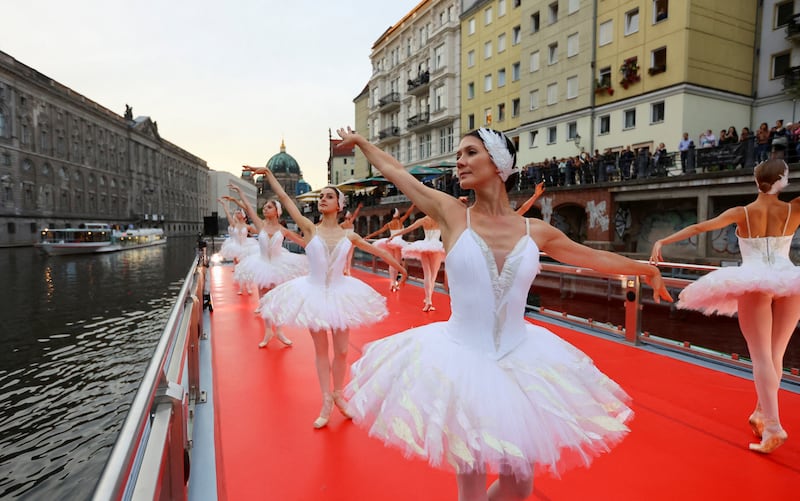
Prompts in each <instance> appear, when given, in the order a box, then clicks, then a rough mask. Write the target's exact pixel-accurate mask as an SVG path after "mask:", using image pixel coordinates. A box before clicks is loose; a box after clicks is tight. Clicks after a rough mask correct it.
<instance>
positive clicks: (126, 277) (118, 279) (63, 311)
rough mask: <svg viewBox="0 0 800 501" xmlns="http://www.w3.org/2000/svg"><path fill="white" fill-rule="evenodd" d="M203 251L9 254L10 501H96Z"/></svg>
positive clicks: (6, 442) (2, 424)
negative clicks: (161, 339) (178, 299)
mask: <svg viewBox="0 0 800 501" xmlns="http://www.w3.org/2000/svg"><path fill="white" fill-rule="evenodd" d="M195 253H196V243H195V240H194V239H193V238H170V239H169V241H168V243H167V245H166V246H159V247H150V248H144V249H135V250H128V251H124V252H116V253H110V254H100V255H90V256H56V257H46V256H42V255H40V254H39V253H38V252H37V251H36V250H34V249H32V248H18V249H0V277H2V287H0V309H2V312H3V314H2V321H0V451H2V452H0V499H34V500H38V499H42V500H48V501H49V500H52V499H88V498H90V497H91V494H92V491H93V490H94V486H95V484H96V482H97V479H98V478H99V476H100V473H101V471H102V469H103V466H104V464H105V461H106V459H107V457H108V455H109V453H110V452H111V448H112V446H113V444H114V440H115V439H116V435H117V432H118V431H119V429H120V427H121V426H122V422H123V420H124V418H125V415H126V413H127V410H128V407H129V405H130V403H131V401H132V400H133V396H134V394H135V392H136V389H137V388H138V385H139V379H140V378H141V376H142V374H143V373H144V370H145V368H146V367H147V363H148V362H149V360H150V356H151V354H152V352H153V350H154V349H155V346H156V343H157V340H158V338H159V336H160V334H161V331H162V329H163V328H164V324H165V323H166V320H167V318H168V315H169V311H170V309H171V308H172V303H173V302H174V298H175V297H176V296H177V294H178V292H179V291H180V288H181V285H182V283H183V278H184V277H185V276H186V273H187V272H188V271H189V266H190V265H191V264H192V259H193V258H194V256H195Z"/></svg>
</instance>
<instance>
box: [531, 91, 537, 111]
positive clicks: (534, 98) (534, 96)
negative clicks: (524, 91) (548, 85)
mask: <svg viewBox="0 0 800 501" xmlns="http://www.w3.org/2000/svg"><path fill="white" fill-rule="evenodd" d="M529 98H530V110H531V111H533V110H535V109H538V108H539V89H536V90H532V91H531V92H530V94H529Z"/></svg>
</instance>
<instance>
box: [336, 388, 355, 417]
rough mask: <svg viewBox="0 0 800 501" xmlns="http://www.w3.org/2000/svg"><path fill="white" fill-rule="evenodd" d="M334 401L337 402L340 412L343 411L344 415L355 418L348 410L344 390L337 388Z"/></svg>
mask: <svg viewBox="0 0 800 501" xmlns="http://www.w3.org/2000/svg"><path fill="white" fill-rule="evenodd" d="M333 403H334V404H336V408H337V409H339V412H341V413H342V416H344V417H346V418H347V419H353V416H352V415H351V414H350V413H349V412H347V400H345V398H344V395H343V394H342V390H336V391H334V392H333Z"/></svg>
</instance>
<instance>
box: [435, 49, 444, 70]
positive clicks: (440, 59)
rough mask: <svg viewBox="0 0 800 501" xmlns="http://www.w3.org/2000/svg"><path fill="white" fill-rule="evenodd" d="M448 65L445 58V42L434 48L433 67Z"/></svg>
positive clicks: (439, 67) (436, 68)
mask: <svg viewBox="0 0 800 501" xmlns="http://www.w3.org/2000/svg"><path fill="white" fill-rule="evenodd" d="M445 66H447V63H445V58H444V44H442V45H440V46H438V47H436V48H434V49H433V69H434V70H440V69H442V68H444V67H445Z"/></svg>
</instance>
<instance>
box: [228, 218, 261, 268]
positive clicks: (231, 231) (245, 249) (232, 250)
mask: <svg viewBox="0 0 800 501" xmlns="http://www.w3.org/2000/svg"><path fill="white" fill-rule="evenodd" d="M247 234H248V231H247V226H236V227H234V226H228V238H226V239H225V241H224V242H222V247H220V249H219V253H220V254H221V255H222V257H224V258H225V259H229V260H232V259H239V260H240V261H241V260H242V259H244V258H245V257H246V256H248V255H250V254H254V253H256V252H258V245H257V244H256V241H255V239H253V238H247Z"/></svg>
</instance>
